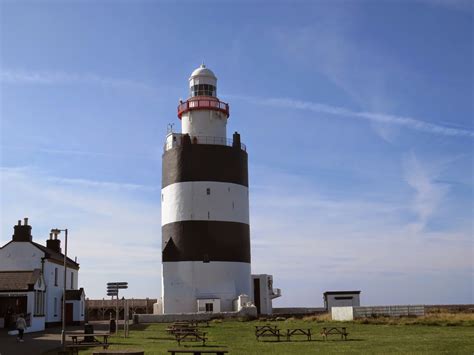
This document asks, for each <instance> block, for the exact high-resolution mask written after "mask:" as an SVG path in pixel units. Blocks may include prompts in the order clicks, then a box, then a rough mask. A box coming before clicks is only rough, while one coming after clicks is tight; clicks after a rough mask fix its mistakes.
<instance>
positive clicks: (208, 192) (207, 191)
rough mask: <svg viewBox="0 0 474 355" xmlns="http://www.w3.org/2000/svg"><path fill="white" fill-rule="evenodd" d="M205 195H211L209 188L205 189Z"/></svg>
mask: <svg viewBox="0 0 474 355" xmlns="http://www.w3.org/2000/svg"><path fill="white" fill-rule="evenodd" d="M206 193H207V194H208V195H210V194H211V189H210V188H209V187H208V188H207V189H206Z"/></svg>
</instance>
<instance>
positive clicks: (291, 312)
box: [273, 307, 327, 316]
mask: <svg viewBox="0 0 474 355" xmlns="http://www.w3.org/2000/svg"><path fill="white" fill-rule="evenodd" d="M326 312H327V311H326V309H325V308H324V307H286V308H283V307H280V308H273V315H276V316H280V315H281V316H299V315H302V316H304V315H310V314H315V313H326Z"/></svg>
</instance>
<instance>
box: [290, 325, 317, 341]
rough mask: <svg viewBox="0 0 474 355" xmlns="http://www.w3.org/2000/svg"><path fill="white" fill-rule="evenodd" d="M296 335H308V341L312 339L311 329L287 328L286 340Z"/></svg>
mask: <svg viewBox="0 0 474 355" xmlns="http://www.w3.org/2000/svg"><path fill="white" fill-rule="evenodd" d="M295 335H306V337H307V338H308V341H311V329H302V328H298V329H287V330H286V340H288V341H291V337H292V336H295Z"/></svg>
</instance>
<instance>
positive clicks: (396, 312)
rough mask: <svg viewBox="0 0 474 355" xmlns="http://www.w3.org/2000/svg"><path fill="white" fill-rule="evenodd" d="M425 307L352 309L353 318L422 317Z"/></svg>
mask: <svg viewBox="0 0 474 355" xmlns="http://www.w3.org/2000/svg"><path fill="white" fill-rule="evenodd" d="M424 315H425V306H423V305H413V306H376V307H354V318H370V317H408V316H424Z"/></svg>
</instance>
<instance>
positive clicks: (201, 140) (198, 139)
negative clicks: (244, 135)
mask: <svg viewBox="0 0 474 355" xmlns="http://www.w3.org/2000/svg"><path fill="white" fill-rule="evenodd" d="M169 136H173V138H174V137H176V138H179V139H176V140H174V139H173V140H172V141H170V142H169V141H168V137H169ZM169 136H168V137H167V139H166V143H165V145H164V147H163V148H164V151H167V150H170V149H172V148H174V147H179V146H181V145H182V144H183V143H182V141H183V136H184V134H182V133H172V134H170V135H169ZM190 139H191V144H209V145H225V146H228V147H233V146H234V141H233V140H232V139H228V138H223V137H212V136H190ZM240 149H242V150H243V151H244V152H246V151H247V146H246V145H245V144H243V143H240Z"/></svg>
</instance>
